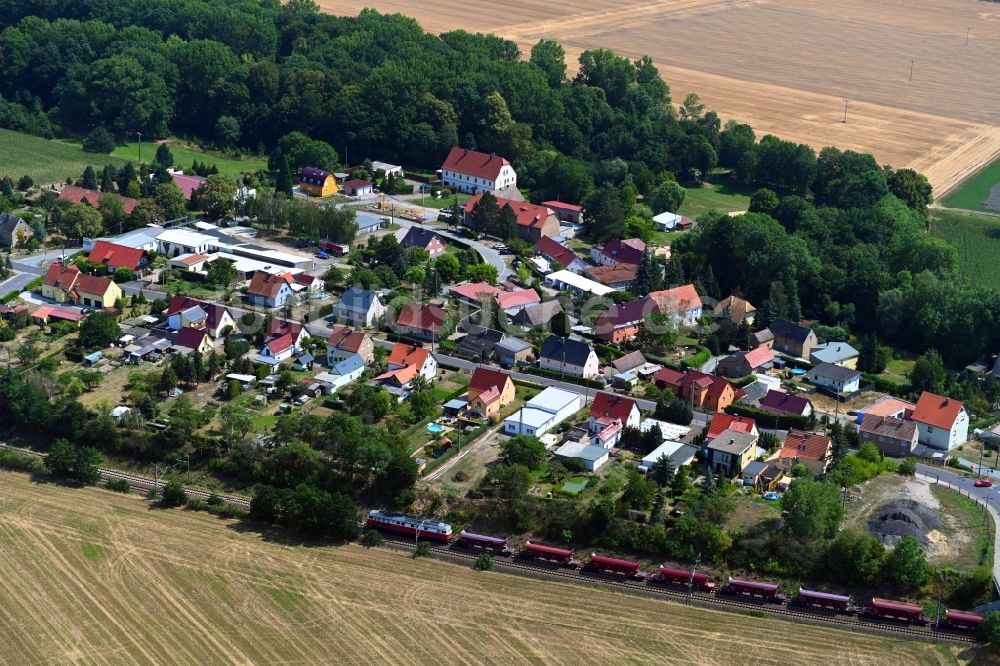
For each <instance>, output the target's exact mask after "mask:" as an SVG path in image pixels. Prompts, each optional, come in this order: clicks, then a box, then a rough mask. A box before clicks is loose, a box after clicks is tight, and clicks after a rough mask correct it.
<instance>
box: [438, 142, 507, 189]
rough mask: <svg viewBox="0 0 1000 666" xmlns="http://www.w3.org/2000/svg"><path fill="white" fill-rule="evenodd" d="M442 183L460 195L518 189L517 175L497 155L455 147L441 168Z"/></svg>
mask: <svg viewBox="0 0 1000 666" xmlns="http://www.w3.org/2000/svg"><path fill="white" fill-rule="evenodd" d="M441 182H442V183H444V184H445V185H448V186H450V187H454V188H455V189H457V190H458V191H459V192H465V193H466V194H477V193H482V192H492V191H495V190H506V189H508V188H511V187H517V172H515V171H514V167H512V166H511V165H510V162H508V161H507V160H506V159H504V158H503V157H500V156H498V155H497V154H496V153H481V152H479V151H476V150H469V149H468V148H459V147H458V146H454V147H452V149H451V151H449V153H448V157H446V158H445V160H444V164H442V165H441Z"/></svg>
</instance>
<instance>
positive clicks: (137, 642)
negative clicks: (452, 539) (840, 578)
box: [0, 472, 985, 666]
mask: <svg viewBox="0 0 1000 666" xmlns="http://www.w3.org/2000/svg"><path fill="white" fill-rule="evenodd" d="M0 486H2V487H3V489H4V492H3V494H2V496H0V516H2V519H0V568H2V569H3V570H4V571H11V572H17V575H11V576H4V577H3V578H2V579H0V597H2V598H3V599H4V603H3V604H0V622H2V623H3V626H5V627H11V628H16V627H30V629H31V630H30V631H13V630H12V631H4V632H0V654H3V655H4V662H5V663H12V664H36V663H42V662H48V663H83V662H86V663H102V664H103V663H142V664H152V663H158V664H181V663H184V664H192V663H202V664H231V663H243V664H249V663H293V662H294V663H343V664H361V663H393V664H406V665H409V664H439V663H440V664H453V663H477V664H522V663H534V664H570V663H572V664H581V665H586V664H608V663H616V664H619V663H621V664H652V663H676V664H695V663H698V664H707V663H711V664H731V663H749V664H762V663H769V664H823V663H845V664H847V663H850V664H871V665H872V666H880V665H886V666H888V665H892V664H900V663H906V664H914V665H916V664H921V665H923V664H940V663H942V659H941V657H942V655H941V654H940V653H939V652H937V649H936V648H935V646H933V645H931V644H930V643H918V642H911V641H904V640H900V639H897V638H891V637H885V636H873V635H868V634H862V633H850V632H846V631H841V630H839V629H834V628H828V627H818V626H811V625H808V624H792V623H789V622H785V621H781V620H777V619H773V618H765V617H761V618H753V619H750V618H748V617H746V616H744V615H739V614H735V613H723V612H719V611H715V610H708V609H702V608H698V607H689V606H683V605H680V604H676V603H672V602H669V601H665V600H660V599H653V598H649V597H646V596H640V595H630V594H623V593H621V592H618V591H612V590H608V589H597V588H592V587H588V586H583V585H574V584H569V583H566V582H562V581H552V580H536V579H531V578H526V577H520V576H513V575H509V574H505V573H499V572H497V573H488V572H479V571H474V570H472V568H471V567H469V566H461V565H456V564H450V563H445V562H438V561H435V560H433V559H430V558H418V559H412V558H410V556H409V554H407V553H404V552H398V551H393V550H388V549H381V548H373V549H366V548H362V547H361V546H358V545H346V546H335V545H332V544H329V543H326V542H323V541H312V540H307V539H302V538H297V537H295V536H294V535H292V534H289V533H287V532H283V531H281V530H267V529H265V528H264V527H263V526H261V525H259V524H252V523H243V522H240V521H237V520H229V519H222V518H216V517H214V516H211V515H209V514H206V513H201V512H193V511H184V510H181V509H170V510H165V509H154V508H152V505H151V504H150V503H149V502H148V501H146V500H144V499H141V498H139V497H137V496H134V495H133V496H125V495H120V494H118V493H112V492H109V491H105V490H100V489H96V488H84V489H70V488H65V487H62V486H59V485H56V484H47V483H37V482H34V481H32V480H31V479H30V478H29V477H28V476H27V475H24V474H15V473H11V472H0ZM455 527H456V528H461V527H464V526H463V525H456V526H455ZM137 535H141V538H137ZM595 617H596V618H600V619H601V620H600V622H599V623H596V624H595V622H594V621H593V618H595ZM665 623H666V624H665ZM667 625H669V630H665V629H664V627H665V626H667ZM331 627H336V628H337V630H336V631H331V630H330V628H331ZM751 627H752V632H750V633H748V629H749V628H751ZM790 636H794V640H789V637H790ZM948 654H949V655H950V656H952V659H954V656H955V655H959V654H960V655H961V657H960V658H961V659H962V660H963V661H965V662H969V661H975V660H981V659H984V658H985V655H984V654H979V653H978V651H977V650H974V649H971V648H966V647H962V648H958V647H950V648H948ZM952 663H955V662H954V661H952ZM979 663H983V662H982V661H980V662H979Z"/></svg>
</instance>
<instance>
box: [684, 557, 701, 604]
mask: <svg viewBox="0 0 1000 666" xmlns="http://www.w3.org/2000/svg"><path fill="white" fill-rule="evenodd" d="M699 564H701V552H699V553H698V557H696V558H695V560H694V566H693V567H691V575H690V576H688V584H687V588H688V596H687V602H688V605H689V606H690V605H691V597H692V596H694V573H695V571H697V570H698V565H699Z"/></svg>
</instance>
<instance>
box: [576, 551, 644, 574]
mask: <svg viewBox="0 0 1000 666" xmlns="http://www.w3.org/2000/svg"><path fill="white" fill-rule="evenodd" d="M587 569H589V570H591V571H600V572H602V573H620V574H625V575H626V576H628V577H629V578H636V579H639V580H642V579H645V578H646V573H645V572H644V571H640V570H639V563H638V562H633V561H631V560H622V559H619V558H617V557H608V556H607V555H598V554H597V553H591V554H590V563H589V564H587Z"/></svg>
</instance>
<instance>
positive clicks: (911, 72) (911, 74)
mask: <svg viewBox="0 0 1000 666" xmlns="http://www.w3.org/2000/svg"><path fill="white" fill-rule="evenodd" d="M915 62H916V60H912V59H911V60H910V81H912V80H913V63H915Z"/></svg>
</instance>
